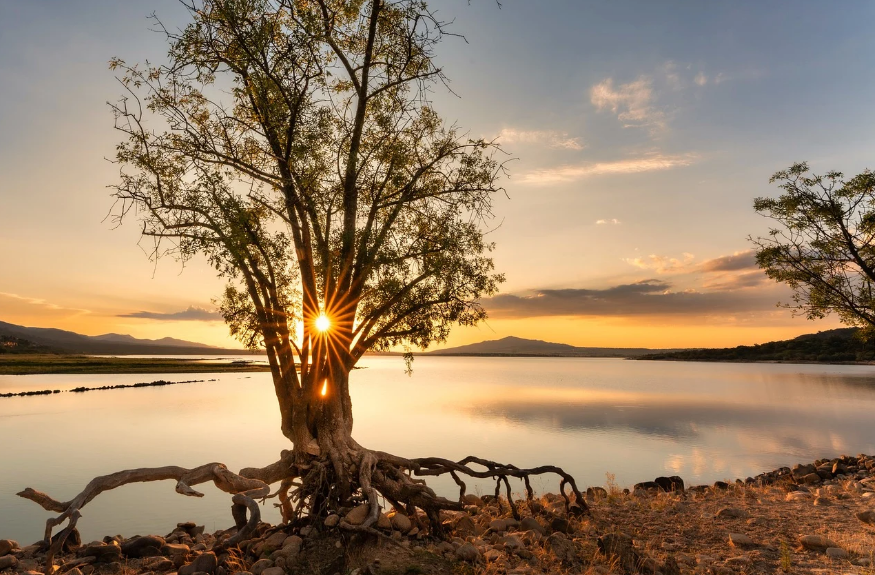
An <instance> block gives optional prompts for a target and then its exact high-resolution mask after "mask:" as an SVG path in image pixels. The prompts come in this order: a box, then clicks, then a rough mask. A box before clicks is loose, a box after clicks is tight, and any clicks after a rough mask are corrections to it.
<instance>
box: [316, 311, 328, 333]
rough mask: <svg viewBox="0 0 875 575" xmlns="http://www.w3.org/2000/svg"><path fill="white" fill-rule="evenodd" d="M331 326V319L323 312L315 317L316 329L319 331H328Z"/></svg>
mask: <svg viewBox="0 0 875 575" xmlns="http://www.w3.org/2000/svg"><path fill="white" fill-rule="evenodd" d="M330 327H331V320H330V319H328V316H327V315H325V314H324V313H323V314H322V315H320V316H319V317H317V318H316V329H317V330H319V331H328V328H330Z"/></svg>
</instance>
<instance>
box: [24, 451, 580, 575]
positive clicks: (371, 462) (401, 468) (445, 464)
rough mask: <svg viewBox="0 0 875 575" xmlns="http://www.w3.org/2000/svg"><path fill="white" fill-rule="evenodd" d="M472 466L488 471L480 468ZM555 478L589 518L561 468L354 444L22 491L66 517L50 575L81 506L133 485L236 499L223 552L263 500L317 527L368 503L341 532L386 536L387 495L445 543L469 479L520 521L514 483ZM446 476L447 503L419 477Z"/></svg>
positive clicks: (256, 516)
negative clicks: (64, 491) (444, 515)
mask: <svg viewBox="0 0 875 575" xmlns="http://www.w3.org/2000/svg"><path fill="white" fill-rule="evenodd" d="M302 461H303V463H302ZM472 464H474V465H478V466H480V467H482V468H483V469H475V468H472V467H471V465H472ZM547 473H553V474H556V475H558V476H559V477H560V478H561V480H560V484H559V488H560V492H561V494H562V496H563V498H564V499H565V508H566V511H567V512H568V513H569V514H583V513H586V512H588V508H587V505H586V502H585V501H584V499H583V496H582V494H581V493H580V490H579V489H578V488H577V484H576V483H575V481H574V478H573V477H571V476H570V475H569V474H568V473H566V472H565V471H564V470H562V469H561V468H559V467H555V466H552V465H547V466H541V467H535V468H531V469H520V468H518V467H515V466H513V465H505V464H501V463H496V462H494V461H489V460H486V459H481V458H478V457H473V456H470V457H466V458H465V459H462V460H461V461H458V462H454V461H450V460H447V459H441V458H436V457H428V458H421V459H411V460H408V459H404V458H401V457H398V456H395V455H391V454H388V453H383V452H380V451H371V450H368V449H364V448H362V447H361V446H359V445H358V444H356V443H355V442H354V441H352V440H350V444H349V445H348V446H347V447H346V448H345V449H336V450H332V453H330V454H329V455H328V456H326V455H318V456H316V455H309V456H306V457H304V458H302V457H301V456H300V455H297V456H296V455H295V454H293V453H292V452H291V451H283V453H282V457H281V459H280V460H279V461H277V462H276V463H273V464H271V465H268V466H267V467H263V468H246V469H243V470H241V471H240V473H239V474H236V473H233V472H231V471H229V470H228V469H227V468H226V467H225V466H224V465H223V464H221V463H208V464H206V465H202V466H200V467H196V468H194V469H185V468H182V467H175V466H169V467H157V468H143V469H131V470H126V471H119V472H117V473H112V474H110V475H104V476H101V477H96V478H94V479H93V480H91V482H89V483H88V485H87V486H86V487H85V489H84V490H83V491H82V492H81V493H80V494H79V495H77V496H76V497H75V498H73V499H72V500H70V501H66V502H60V501H57V500H55V499H53V498H51V497H50V496H48V495H46V494H45V493H41V492H39V491H36V490H34V489H31V488H27V489H25V490H24V491H21V492H20V493H18V495H19V496H20V497H23V498H25V499H29V500H31V501H33V502H35V503H37V504H38V505H40V506H41V507H43V508H44V509H46V510H48V511H55V512H58V513H60V515H58V516H57V517H52V518H49V519H48V520H47V521H46V530H45V539H44V541H45V543H46V544H47V545H49V546H50V547H49V550H48V553H47V556H46V568H45V573H46V575H52V572H53V570H54V566H53V563H52V559H53V558H54V556H55V554H57V553H58V551H59V550H60V549H61V548H62V546H63V544H64V542H65V541H66V539H67V536H68V535H69V534H70V533H72V531H73V529H75V527H76V523H77V521H78V520H79V517H80V510H81V508H82V507H84V506H85V505H86V504H87V503H88V502H90V501H91V500H92V499H94V498H95V497H96V496H97V495H99V494H101V493H103V492H104V491H109V490H111V489H115V488H117V487H121V486H123V485H127V484H129V483H140V482H148V481H160V480H165V479H175V480H176V491H177V493H180V494H182V495H187V496H193V497H203V494H202V493H200V492H198V491H196V490H194V489H193V488H192V487H191V486H192V485H197V484H199V483H205V482H208V481H212V482H213V483H214V484H215V485H216V487H218V488H219V489H221V490H222V491H225V492H227V493H230V494H232V502H233V505H232V509H231V511H232V516H233V518H234V523H235V526H236V528H237V532H236V534H234V535H233V536H232V537H231V538H230V539H227V540H225V541H223V542H221V547H225V548H227V547H233V546H236V545H237V544H239V543H241V542H242V541H245V540H246V539H248V538H250V537H251V536H252V535H253V533H254V532H255V529H256V527H257V526H258V523H259V521H260V520H261V512H260V510H259V506H258V502H257V501H256V499H261V500H262V502H263V501H264V500H265V499H267V498H273V497H278V498H279V501H280V502H279V503H278V504H277V506H278V507H279V508H280V511H281V513H282V518H283V521H284V522H287V523H296V522H313V521H314V520H315V519H317V518H323V517H325V516H327V515H328V514H330V513H338V514H342V513H343V512H344V511H345V510H348V509H349V508H350V507H352V506H355V505H362V504H367V506H368V512H367V516H366V517H365V518H364V520H363V521H360V522H351V521H347V518H346V517H344V518H343V519H341V520H340V522H339V527H340V528H341V529H344V530H346V531H350V532H356V533H367V534H370V535H375V536H383V534H382V533H381V532H380V531H378V530H377V529H374V525H375V524H376V523H377V521H378V520H379V519H380V513H381V511H382V507H381V505H380V498H381V497H382V498H383V499H384V500H385V501H388V502H389V503H390V504H391V505H392V506H393V507H394V508H395V509H396V511H398V512H401V513H404V514H406V515H407V516H409V517H410V518H411V519H414V518H415V517H416V515H417V510H421V511H422V512H424V513H425V515H426V516H427V518H428V528H429V529H430V531H431V533H432V534H433V535H435V536H438V537H442V536H443V529H442V525H441V516H440V512H441V511H444V510H456V511H459V510H462V509H463V507H464V505H465V495H466V493H465V492H466V485H465V482H464V481H463V480H462V476H468V477H472V478H477V479H488V478H492V479H494V480H495V482H496V486H495V496H496V500H497V501H499V502H500V497H499V493H500V490H501V487H502V486H504V488H505V491H506V494H507V503H508V505H509V507H510V511H511V513H512V514H513V516H514V517H515V518H517V519H519V518H520V514H519V510H518V508H517V505H516V504H515V503H514V500H513V495H512V492H511V486H510V481H509V478H516V479H520V480H522V481H523V482H524V485H525V489H526V497H527V499H528V500H531V499H532V498H533V496H534V492H533V490H532V487H531V484H530V481H529V478H530V477H531V476H533V475H543V474H547ZM444 474H449V475H450V476H451V477H452V478H453V480H454V481H455V482H456V484H457V485H458V486H459V500H458V501H452V500H450V499H446V498H444V497H440V496H439V495H437V494H436V493H435V492H434V491H433V490H432V489H431V488H429V487H428V486H427V485H426V483H425V481H424V480H423V479H417V478H415V477H414V476H420V477H423V476H439V475H444ZM278 482H279V483H280V486H279V488H278V489H277V491H276V492H274V493H272V494H271V493H270V488H269V485H270V484H273V483H278ZM566 487H568V488H569V489H570V492H571V493H570V494H569V493H567V492H566V491H567V490H566ZM499 504H500V503H499ZM247 511H248V519H247ZM342 516H343V515H342ZM64 521H67V522H68V523H67V526H66V527H65V528H64V529H63V530H62V531H61V532H60V533H59V534H58V536H56V537H55V538H54V541H53V540H52V529H53V528H54V527H56V526H58V525H60V524H62V523H63V522H64Z"/></svg>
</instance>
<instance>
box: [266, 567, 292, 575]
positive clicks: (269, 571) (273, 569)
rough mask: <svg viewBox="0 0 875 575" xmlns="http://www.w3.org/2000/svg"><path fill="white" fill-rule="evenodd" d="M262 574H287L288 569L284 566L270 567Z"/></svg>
mask: <svg viewBox="0 0 875 575" xmlns="http://www.w3.org/2000/svg"><path fill="white" fill-rule="evenodd" d="M261 575H286V571H285V569H283V568H282V567H268V568H267V569H265V570H264V571H262V572H261Z"/></svg>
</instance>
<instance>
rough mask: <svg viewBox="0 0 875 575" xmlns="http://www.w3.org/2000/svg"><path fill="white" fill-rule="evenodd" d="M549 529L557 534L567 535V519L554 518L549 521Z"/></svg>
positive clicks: (568, 527) (568, 525)
mask: <svg viewBox="0 0 875 575" xmlns="http://www.w3.org/2000/svg"><path fill="white" fill-rule="evenodd" d="M550 529H551V530H552V531H557V532H559V533H568V532H569V531H570V530H571V524H570V523H568V520H567V519H562V518H561V517H556V518H555V519H553V520H552V521H550Z"/></svg>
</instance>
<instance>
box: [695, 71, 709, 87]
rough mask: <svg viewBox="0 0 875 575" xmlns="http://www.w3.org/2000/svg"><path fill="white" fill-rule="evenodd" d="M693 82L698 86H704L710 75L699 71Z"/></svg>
mask: <svg viewBox="0 0 875 575" xmlns="http://www.w3.org/2000/svg"><path fill="white" fill-rule="evenodd" d="M693 82H695V83H696V85H697V86H704V85H705V84H707V83H708V76H706V75H705V74H703V73H702V72H699V73H698V74H696V77H695V78H693Z"/></svg>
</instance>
